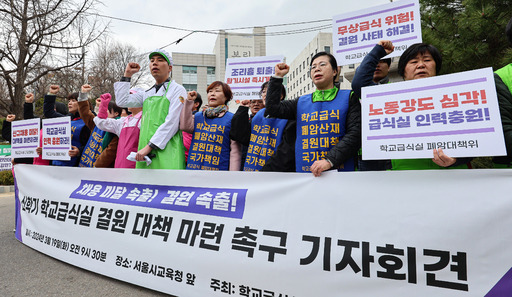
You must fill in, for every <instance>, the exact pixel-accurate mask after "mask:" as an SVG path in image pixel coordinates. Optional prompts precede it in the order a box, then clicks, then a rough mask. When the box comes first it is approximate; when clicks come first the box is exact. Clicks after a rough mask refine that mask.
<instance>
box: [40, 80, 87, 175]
mask: <svg viewBox="0 0 512 297" xmlns="http://www.w3.org/2000/svg"><path fill="white" fill-rule="evenodd" d="M59 90H60V87H59V86H58V85H51V86H50V90H49V93H48V94H46V95H45V96H44V103H43V112H44V116H45V117H46V118H57V117H65V116H66V115H64V114H61V113H59V112H57V111H55V99H56V98H57V93H58V92H59ZM67 99H68V110H69V114H68V115H67V116H69V117H71V150H69V156H70V157H71V160H69V161H62V160H53V161H52V165H55V166H72V167H73V166H78V162H79V161H80V156H81V155H82V152H83V150H84V147H85V145H86V144H87V141H88V140H89V136H90V135H91V130H89V128H87V126H85V123H84V121H83V120H82V119H81V118H80V114H79V113H78V93H72V94H70V95H69V96H68V97H67Z"/></svg>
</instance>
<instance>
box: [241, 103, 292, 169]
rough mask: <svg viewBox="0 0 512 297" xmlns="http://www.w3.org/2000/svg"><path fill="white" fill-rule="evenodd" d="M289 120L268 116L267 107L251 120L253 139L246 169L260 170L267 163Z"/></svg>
mask: <svg viewBox="0 0 512 297" xmlns="http://www.w3.org/2000/svg"><path fill="white" fill-rule="evenodd" d="M287 122H288V120H286V119H278V118H266V117H265V108H263V109H262V110H260V111H258V113H256V115H255V116H254V118H253V119H252V121H251V140H250V142H249V148H248V149H247V157H246V158H245V164H244V171H259V170H260V169H261V168H262V167H263V166H264V165H265V162H267V160H268V159H269V158H270V157H271V156H272V155H273V154H274V153H275V151H276V148H277V147H278V146H279V144H280V143H281V140H282V138H283V130H284V127H285V126H286V123H287Z"/></svg>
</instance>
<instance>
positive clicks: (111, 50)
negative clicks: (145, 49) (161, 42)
mask: <svg viewBox="0 0 512 297" xmlns="http://www.w3.org/2000/svg"><path fill="white" fill-rule="evenodd" d="M96 45H97V46H96V48H95V50H94V54H93V55H92V59H91V62H90V63H88V64H90V65H87V66H88V67H89V70H88V83H89V84H90V85H91V86H92V87H93V89H92V91H91V95H92V96H93V98H97V97H99V96H100V95H101V94H103V93H110V94H112V95H114V83H115V82H117V81H119V79H120V78H121V77H122V76H123V74H124V70H125V68H126V65H127V64H128V63H130V62H135V63H138V64H140V65H141V71H139V72H138V73H137V74H136V75H134V76H132V79H131V84H132V86H133V85H137V84H145V83H149V82H148V75H149V71H148V70H147V69H148V64H149V58H148V55H146V54H140V53H138V52H137V50H136V49H135V47H133V46H132V45H126V44H121V43H118V42H113V41H111V39H108V38H105V39H103V38H102V40H101V41H99V42H97V43H96Z"/></svg>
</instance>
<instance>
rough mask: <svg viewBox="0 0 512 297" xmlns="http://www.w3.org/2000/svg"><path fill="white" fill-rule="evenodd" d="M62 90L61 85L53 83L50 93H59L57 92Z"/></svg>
mask: <svg viewBox="0 0 512 297" xmlns="http://www.w3.org/2000/svg"><path fill="white" fill-rule="evenodd" d="M59 91H60V87H59V86H58V85H51V86H50V90H49V92H50V94H52V95H57V93H58V92H59Z"/></svg>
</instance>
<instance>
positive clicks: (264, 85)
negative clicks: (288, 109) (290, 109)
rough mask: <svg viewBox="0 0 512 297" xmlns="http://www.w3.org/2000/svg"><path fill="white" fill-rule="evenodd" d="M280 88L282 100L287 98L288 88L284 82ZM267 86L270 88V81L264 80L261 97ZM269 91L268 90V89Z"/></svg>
mask: <svg viewBox="0 0 512 297" xmlns="http://www.w3.org/2000/svg"><path fill="white" fill-rule="evenodd" d="M279 86H280V87H279V88H280V89H281V100H282V99H284V98H286V88H285V87H284V85H283V84H280V85H279ZM265 88H268V81H266V82H264V83H263V84H262V85H261V89H260V97H261V94H263V90H265ZM267 91H268V90H267Z"/></svg>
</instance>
